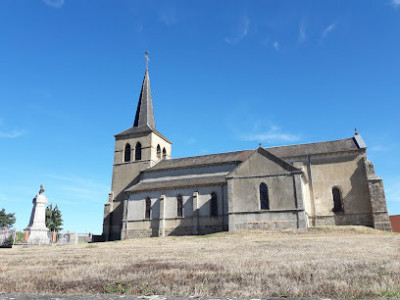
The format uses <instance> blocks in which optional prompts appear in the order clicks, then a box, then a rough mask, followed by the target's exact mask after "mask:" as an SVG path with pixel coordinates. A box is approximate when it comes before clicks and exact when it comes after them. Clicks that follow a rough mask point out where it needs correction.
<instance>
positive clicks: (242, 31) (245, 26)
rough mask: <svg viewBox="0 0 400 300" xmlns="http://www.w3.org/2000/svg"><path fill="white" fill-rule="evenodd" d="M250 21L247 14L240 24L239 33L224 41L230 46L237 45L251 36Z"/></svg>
mask: <svg viewBox="0 0 400 300" xmlns="http://www.w3.org/2000/svg"><path fill="white" fill-rule="evenodd" d="M249 29H250V19H249V18H248V16H247V14H244V16H243V17H242V19H241V20H240V23H239V29H238V31H237V33H236V34H235V35H234V36H232V37H225V38H224V41H225V42H226V43H227V44H229V45H234V44H237V43H238V42H239V41H240V40H242V39H244V38H245V37H246V36H247V35H248V34H249Z"/></svg>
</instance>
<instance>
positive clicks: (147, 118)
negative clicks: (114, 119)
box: [115, 69, 172, 144]
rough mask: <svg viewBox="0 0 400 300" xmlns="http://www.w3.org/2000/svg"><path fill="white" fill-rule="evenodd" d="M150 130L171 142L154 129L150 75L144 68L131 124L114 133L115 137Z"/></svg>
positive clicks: (148, 131)
mask: <svg viewBox="0 0 400 300" xmlns="http://www.w3.org/2000/svg"><path fill="white" fill-rule="evenodd" d="M150 132H154V133H155V134H157V135H158V136H160V137H161V138H163V139H164V140H166V141H168V142H169V143H171V141H169V140H168V139H167V138H166V137H165V136H163V135H162V134H161V133H160V132H159V131H158V130H157V129H156V122H155V119H154V110H153V100H152V98H151V89H150V77H149V71H148V69H146V72H145V74H144V78H143V83H142V89H141V91H140V96H139V102H138V106H137V109H136V115H135V121H134V122H133V126H132V127H130V128H128V129H126V130H124V131H122V132H120V133H118V134H116V135H115V137H121V136H125V135H130V134H133V135H134V134H141V133H150ZM171 144H172V143H171Z"/></svg>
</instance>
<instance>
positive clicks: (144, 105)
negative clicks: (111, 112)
mask: <svg viewBox="0 0 400 300" xmlns="http://www.w3.org/2000/svg"><path fill="white" fill-rule="evenodd" d="M145 125H147V126H149V127H150V128H151V129H153V130H154V129H156V122H155V120H154V111H153V101H152V99H151V91H150V78H149V70H148V69H147V67H146V73H145V74H144V79H143V84H142V90H141V92H140V97H139V103H138V106H137V109H136V115H135V122H134V123H133V127H141V126H145Z"/></svg>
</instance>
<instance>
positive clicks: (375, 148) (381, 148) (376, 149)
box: [368, 145, 390, 152]
mask: <svg viewBox="0 0 400 300" xmlns="http://www.w3.org/2000/svg"><path fill="white" fill-rule="evenodd" d="M368 150H369V151H374V152H384V151H388V150H390V147H387V146H381V145H375V146H372V147H368Z"/></svg>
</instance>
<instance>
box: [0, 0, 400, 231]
mask: <svg viewBox="0 0 400 300" xmlns="http://www.w3.org/2000/svg"><path fill="white" fill-rule="evenodd" d="M399 37H400V0H380V1H377V0H375V1H367V0H364V1H348V0H344V1H338V0H335V1H317V0H315V1H297V0H293V1H128V0H120V1H110V0H109V1H103V0H86V1H78V0H2V1H1V2H0V92H1V93H0V95H1V101H0V143H1V152H0V153H1V155H0V208H3V207H4V208H5V209H6V211H9V212H15V213H16V217H17V223H16V227H17V228H19V229H23V228H25V227H26V226H27V225H28V222H29V216H30V212H31V209H32V203H31V200H32V199H33V197H34V196H35V195H36V194H37V192H38V190H39V186H40V184H42V183H43V184H44V185H45V187H46V195H47V197H48V199H49V202H52V203H53V205H54V204H57V205H58V206H59V207H60V209H61V211H62V213H63V217H64V224H65V225H64V228H65V229H69V230H72V231H79V232H89V231H91V232H94V233H101V230H102V215H103V204H104V203H105V202H106V201H107V195H108V192H109V190H110V186H111V174H112V163H113V148H114V137H113V135H114V134H116V133H118V132H120V131H122V130H124V129H127V128H128V127H130V126H132V123H133V120H134V115H135V109H136V105H137V100H138V97H139V93H140V87H141V82H142V80H143V75H144V71H145V59H144V57H143V53H144V51H145V50H149V51H150V60H151V61H150V65H149V70H150V79H151V88H152V96H153V104H154V110H155V116H156V124H157V129H158V130H159V131H160V132H161V133H163V134H164V135H165V136H166V137H168V138H169V139H170V140H171V141H172V142H173V143H174V144H173V148H172V156H173V157H182V156H191V155H198V154H207V153H217V152H225V151H233V150H240V149H251V148H256V147H257V146H258V143H259V142H262V144H263V146H265V147H266V146H276V145H287V144H296V143H308V142H317V141H325V140H334V139H342V138H347V137H351V136H353V133H354V128H355V127H357V129H358V131H359V132H360V134H361V135H362V137H363V138H364V140H365V142H366V143H367V145H368V151H367V153H368V157H369V159H370V160H372V161H373V162H374V163H375V168H376V172H377V174H378V175H379V176H380V177H382V178H383V179H384V184H385V190H386V196H387V203H388V208H389V213H390V214H400V174H399V172H398V167H399V166H400V158H399V155H398V154H399V152H398V149H399V147H400V142H399V141H400V133H399V127H400V126H399V125H400V121H399V118H400V117H399V112H400V104H399V100H400V74H399V72H400V39H399Z"/></svg>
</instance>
